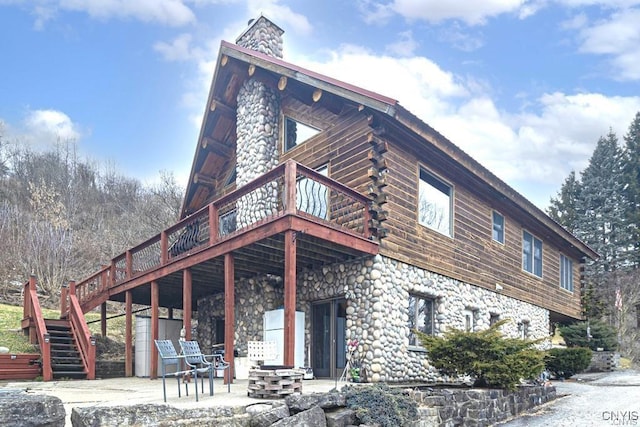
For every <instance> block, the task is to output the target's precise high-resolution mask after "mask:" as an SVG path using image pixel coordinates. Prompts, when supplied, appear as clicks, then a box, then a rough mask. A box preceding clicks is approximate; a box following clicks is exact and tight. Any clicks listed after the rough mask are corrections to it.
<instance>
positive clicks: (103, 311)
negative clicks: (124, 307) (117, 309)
mask: <svg viewBox="0 0 640 427" xmlns="http://www.w3.org/2000/svg"><path fill="white" fill-rule="evenodd" d="M100 332H101V333H102V337H106V336H107V303H106V302H103V303H102V304H101V305H100Z"/></svg>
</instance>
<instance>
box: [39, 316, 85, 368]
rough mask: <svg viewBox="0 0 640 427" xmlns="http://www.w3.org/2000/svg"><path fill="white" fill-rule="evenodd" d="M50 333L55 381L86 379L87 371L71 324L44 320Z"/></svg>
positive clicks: (62, 321) (63, 321) (64, 321)
mask: <svg viewBox="0 0 640 427" xmlns="http://www.w3.org/2000/svg"><path fill="white" fill-rule="evenodd" d="M44 324H45V325H46V327H47V332H49V343H50V353H49V354H50V358H51V370H52V372H53V379H63V378H64V379H86V378H87V371H86V370H85V368H84V364H83V363H82V358H81V357H80V350H79V349H78V345H77V343H76V342H75V339H74V338H73V332H72V331H71V322H69V321H68V320H60V319H44Z"/></svg>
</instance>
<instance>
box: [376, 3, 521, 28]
mask: <svg viewBox="0 0 640 427" xmlns="http://www.w3.org/2000/svg"><path fill="white" fill-rule="evenodd" d="M525 3H526V1H525V0H483V1H469V0H447V1H442V0H394V1H393V3H392V4H391V5H389V8H390V9H392V10H393V11H394V12H396V13H397V14H399V15H401V16H403V17H405V18H406V19H409V20H414V19H420V20H425V21H428V22H442V21H445V20H448V19H455V20H460V21H464V22H465V23H467V24H468V25H483V24H485V23H486V21H487V19H489V18H492V17H495V16H498V15H501V14H503V13H515V14H517V15H518V16H521V17H526V16H528V15H530V14H531V13H533V11H532V9H531V6H529V7H528V8H526V9H525V8H524V6H525Z"/></svg>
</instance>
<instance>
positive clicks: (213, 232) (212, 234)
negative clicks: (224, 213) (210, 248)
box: [209, 203, 220, 245]
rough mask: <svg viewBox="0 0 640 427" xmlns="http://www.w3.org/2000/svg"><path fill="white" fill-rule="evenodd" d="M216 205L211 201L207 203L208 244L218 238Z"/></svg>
mask: <svg viewBox="0 0 640 427" xmlns="http://www.w3.org/2000/svg"><path fill="white" fill-rule="evenodd" d="M218 222H219V219H218V207H217V206H216V205H214V204H213V203H210V204H209V244H210V245H213V244H214V243H215V242H216V240H218V228H219V227H220V225H219V223H218Z"/></svg>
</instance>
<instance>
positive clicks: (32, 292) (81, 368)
mask: <svg viewBox="0 0 640 427" xmlns="http://www.w3.org/2000/svg"><path fill="white" fill-rule="evenodd" d="M24 287H25V289H24V313H23V318H22V329H23V330H24V332H25V333H26V334H28V336H29V341H30V342H31V343H32V344H38V346H39V347H40V361H41V365H42V379H43V380H44V381H51V380H54V379H88V380H93V379H95V377H96V371H95V366H96V340H95V337H94V336H93V335H91V332H90V331H89V328H88V326H87V322H86V320H85V318H84V314H83V312H82V309H81V308H80V303H79V302H78V298H77V296H76V294H75V282H71V283H70V284H69V291H68V292H63V293H62V294H63V295H62V301H61V310H60V319H45V318H44V316H43V315H42V309H41V308H40V302H39V301H38V294H37V292H36V279H35V277H34V276H31V277H30V278H29V281H28V282H27V283H25V285H24ZM63 290H66V288H63Z"/></svg>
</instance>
